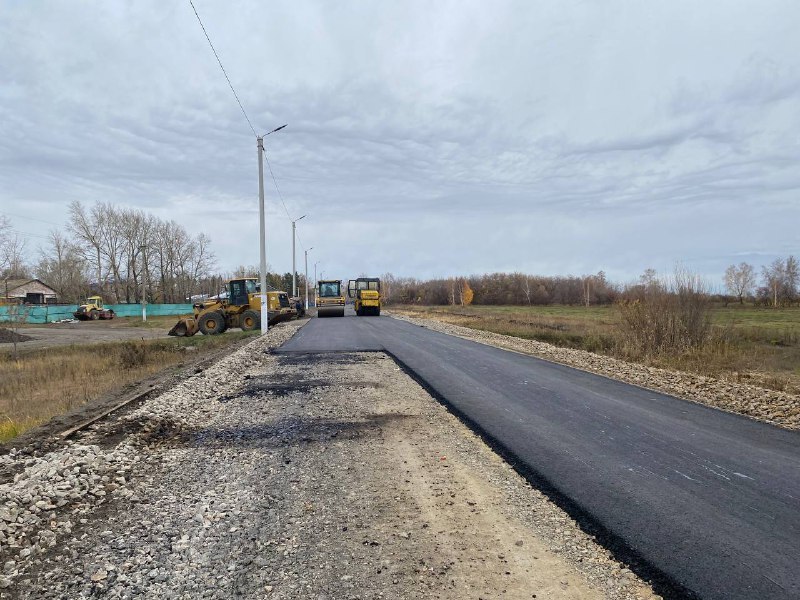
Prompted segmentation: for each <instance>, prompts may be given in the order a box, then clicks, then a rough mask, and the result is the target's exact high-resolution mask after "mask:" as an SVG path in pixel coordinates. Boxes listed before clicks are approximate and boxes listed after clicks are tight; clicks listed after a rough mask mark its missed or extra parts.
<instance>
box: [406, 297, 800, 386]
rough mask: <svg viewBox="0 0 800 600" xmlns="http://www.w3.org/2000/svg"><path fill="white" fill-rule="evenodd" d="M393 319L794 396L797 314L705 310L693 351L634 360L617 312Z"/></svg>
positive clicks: (460, 312)
mask: <svg viewBox="0 0 800 600" xmlns="http://www.w3.org/2000/svg"><path fill="white" fill-rule="evenodd" d="M391 310H392V311H393V312H397V313H400V314H405V315H408V316H411V317H420V318H432V319H436V320H438V321H442V322H445V323H451V324H454V325H461V326H464V327H470V328H472V329H478V330H481V331H490V332H493V333H500V334H503V335H510V336H514V337H520V338H525V339H532V340H538V341H541V342H546V343H549V344H553V345H555V346H560V347H564V348H576V349H580V350H588V351H589V352H595V353H597V354H605V355H608V356H614V357H616V358H623V359H625V360H629V361H633V362H641V363H645V364H649V365H653V366H659V367H665V368H671V369H677V370H681V371H688V372H693V373H699V374H702V375H709V376H712V377H719V378H723V379H728V380H733V381H740V382H747V383H753V384H755V385H760V386H762V387H766V388H769V389H775V390H780V391H786V392H791V393H800V309H798V308H786V309H767V308H752V307H744V308H740V307H728V308H713V309H712V310H711V323H712V326H711V331H710V334H709V335H708V338H707V340H706V341H705V343H703V344H702V345H700V346H698V347H694V348H684V349H681V350H673V351H666V352H660V353H658V354H655V355H653V356H645V355H644V354H638V355H637V354H636V353H635V350H634V349H632V348H631V347H630V345H627V344H626V343H625V336H624V333H623V331H622V326H621V316H620V312H619V310H618V309H617V307H612V306H603V307H597V306H592V307H588V308H587V307H581V306H542V307H537V306H533V307H527V306H469V307H460V306H457V307H451V306H393V307H391Z"/></svg>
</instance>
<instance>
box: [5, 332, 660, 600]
mask: <svg viewBox="0 0 800 600" xmlns="http://www.w3.org/2000/svg"><path fill="white" fill-rule="evenodd" d="M298 326H299V324H295V323H292V324H285V326H283V327H278V328H276V329H275V330H274V331H272V332H270V335H268V336H264V337H263V338H258V339H256V340H254V341H253V342H251V343H250V344H248V345H247V346H246V347H244V348H242V349H240V350H238V351H236V352H235V353H231V354H229V355H227V356H225V357H223V358H222V359H221V360H220V361H218V362H217V363H216V364H213V365H210V366H208V368H205V369H201V370H199V371H198V372H196V373H193V374H191V375H190V376H189V377H186V378H184V379H183V380H182V381H180V382H177V383H176V384H175V385H173V386H171V387H170V388H169V389H167V390H166V391H164V392H163V393H159V394H154V395H150V396H149V397H148V398H147V399H146V400H145V401H144V402H143V403H142V404H141V405H139V406H137V407H136V408H135V409H132V410H128V411H122V412H121V413H120V414H115V415H114V416H113V417H112V418H108V419H104V420H103V421H101V422H99V423H98V424H97V425H95V426H93V427H92V428H91V429H90V430H87V431H85V432H83V433H81V434H80V435H79V436H77V438H76V439H75V441H74V442H70V443H68V444H65V445H61V446H59V447H54V448H51V449H49V450H45V449H41V448H40V449H36V448H23V449H21V450H19V451H16V452H14V453H11V454H8V455H6V456H0V459H2V460H3V461H4V462H5V464H6V467H7V471H8V472H9V473H11V472H13V473H15V474H14V475H13V479H11V478H9V479H6V482H5V483H3V484H0V493H3V494H5V495H6V497H7V498H8V499H9V502H10V503H8V502H7V503H6V505H5V506H6V508H5V509H4V510H5V512H6V513H8V514H7V515H4V516H3V518H6V517H9V518H11V519H12V520H11V521H8V519H6V520H7V522H8V523H9V524H8V525H7V528H6V530H5V532H4V533H0V563H2V564H3V565H4V574H3V575H2V576H0V598H5V597H8V598H65V597H68V598H80V597H94V596H98V595H107V596H108V597H140V596H143V595H144V596H148V597H170V598H197V597H208V598H240V597H246V598H281V599H289V598H309V599H313V600H330V599H338V598H362V599H366V598H375V599H377V598H398V599H399V598H440V599H462V598H473V599H476V600H477V599H480V598H484V599H489V598H518V599H522V598H548V599H565V598H587V599H589V598H609V599H610V598H614V599H617V598H619V599H623V598H624V599H633V598H642V599H649V598H654V597H655V596H654V594H653V592H652V590H651V589H650V588H649V586H647V585H646V584H645V583H644V582H642V581H641V580H639V579H638V578H637V577H636V576H635V575H634V574H633V573H632V572H631V571H630V570H628V569H627V568H626V567H625V566H624V565H621V564H620V563H618V562H617V561H615V560H614V559H613V558H611V557H610V556H609V553H608V551H607V550H606V549H604V548H602V547H601V546H599V545H597V544H596V543H595V541H594V540H593V539H592V537H591V536H589V535H587V534H586V533H584V532H583V531H581V530H580V529H579V528H578V527H577V525H576V524H575V523H574V522H573V521H572V520H571V519H570V518H569V517H568V516H567V515H566V514H565V513H563V512H562V511H561V510H560V509H559V508H558V507H556V506H555V505H554V504H552V503H551V502H550V501H549V500H548V499H547V498H546V497H545V496H543V495H542V494H541V493H539V492H537V491H536V490H535V489H533V488H531V487H530V486H529V485H528V484H527V483H526V482H525V481H524V480H523V479H522V478H521V477H520V476H519V475H517V474H516V473H515V472H514V470H513V469H512V468H511V467H510V466H509V465H507V464H506V463H505V462H504V461H503V460H502V459H500V458H499V457H498V456H497V455H496V454H495V453H494V452H493V451H492V450H491V449H490V448H488V447H487V446H486V445H485V444H484V443H483V442H482V441H481V439H480V438H479V437H478V436H476V435H475V434H473V433H472V432H471V431H470V430H469V429H468V428H466V427H465V426H464V425H463V424H462V423H461V422H460V421H459V420H458V419H457V418H455V417H454V416H453V415H451V414H450V413H449V412H448V411H447V410H446V409H445V408H444V407H443V406H442V405H440V404H439V403H438V402H437V401H436V400H434V399H433V398H431V397H430V396H429V395H428V394H427V393H426V392H425V391H424V390H423V389H422V388H421V387H420V386H419V385H418V384H417V383H416V382H415V381H413V380H412V379H411V378H410V377H409V376H408V375H406V374H405V373H404V372H403V371H402V370H401V368H400V367H399V366H398V365H397V364H396V363H395V362H394V361H393V360H392V359H391V358H389V357H388V356H386V355H384V354H382V353H363V354H341V355H334V354H327V355H301V356H292V355H288V356H287V355H276V354H272V353H270V352H269V349H270V348H272V347H275V346H277V345H278V344H279V343H281V342H282V341H284V340H285V339H288V337H290V336H291V334H292V333H293V331H294V330H295V329H296V328H297V327H298ZM26 502H27V503H28V504H30V507H28V506H27V504H26Z"/></svg>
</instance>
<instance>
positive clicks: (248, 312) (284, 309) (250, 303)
mask: <svg viewBox="0 0 800 600" xmlns="http://www.w3.org/2000/svg"><path fill="white" fill-rule="evenodd" d="M226 288H227V293H228V297H227V299H224V300H206V301H204V302H201V303H198V304H195V305H194V316H192V317H186V318H183V319H181V320H180V321H178V322H177V323H176V324H175V326H174V327H173V328H172V329H170V330H169V335H174V336H178V337H189V336H192V335H194V334H196V333H197V332H198V331H199V332H200V333H202V334H204V335H216V334H218V333H222V332H224V331H225V330H226V329H228V328H230V327H240V328H241V329H242V330H243V331H252V330H253V329H261V293H260V291H259V288H258V280H257V279H256V278H255V277H248V278H245V279H232V280H231V281H229V282H228V284H227V286H226ZM267 315H268V316H269V325H274V324H276V323H280V322H282V321H288V320H289V319H293V318H294V317H295V316H296V315H297V311H296V310H295V309H293V308H292V307H291V306H290V304H289V295H288V294H287V293H286V292H267Z"/></svg>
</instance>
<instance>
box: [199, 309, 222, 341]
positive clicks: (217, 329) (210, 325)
mask: <svg viewBox="0 0 800 600" xmlns="http://www.w3.org/2000/svg"><path fill="white" fill-rule="evenodd" d="M197 325H198V327H199V328H200V333H202V334H203V335H217V334H218V333H222V332H223V331H225V317H223V316H222V314H221V313H218V312H217V311H212V312H209V313H206V314H204V315H203V316H202V317H200V321H199V322H198V323H197Z"/></svg>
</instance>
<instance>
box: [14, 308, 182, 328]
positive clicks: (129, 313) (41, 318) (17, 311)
mask: <svg viewBox="0 0 800 600" xmlns="http://www.w3.org/2000/svg"><path fill="white" fill-rule="evenodd" d="M106 308H110V309H111V310H113V311H114V312H115V313H116V315H117V316H118V317H139V318H141V316H142V305H141V304H110V305H109V304H107V305H106ZM76 310H78V305H77V304H54V305H47V304H42V305H35V306H25V305H22V306H0V323H2V322H8V321H16V320H17V318H21V317H22V316H23V315H25V322H26V323H55V322H56V321H62V320H64V319H72V318H73V316H72V313H74V312H75V311H76ZM191 312H192V305H191V304H148V305H147V316H148V317H158V316H165V315H186V314H189V313H191ZM17 315H19V316H17Z"/></svg>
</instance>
